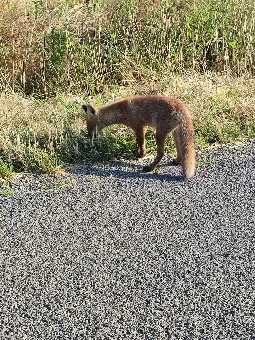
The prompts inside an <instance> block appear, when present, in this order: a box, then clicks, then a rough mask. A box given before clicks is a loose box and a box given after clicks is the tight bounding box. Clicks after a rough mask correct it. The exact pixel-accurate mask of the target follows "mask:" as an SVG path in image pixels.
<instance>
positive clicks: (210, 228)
mask: <svg viewBox="0 0 255 340" xmlns="http://www.w3.org/2000/svg"><path fill="white" fill-rule="evenodd" d="M200 158H201V159H202V160H203V163H202V165H200V166H199V167H198V171H197V175H196V177H195V178H194V179H192V180H191V181H189V182H186V183H185V182H182V181H181V180H180V175H181V168H180V167H179V166H177V167H173V166H171V165H170V162H169V159H170V156H169V157H165V158H164V161H163V162H162V164H161V166H160V168H159V170H158V171H157V172H156V173H152V174H143V173H142V172H141V169H142V163H141V162H140V163H138V162H137V163H135V162H134V163H132V162H131V163H128V162H127V163H125V162H115V163H112V164H109V165H105V166H103V165H101V166H100V165H98V166H90V167H89V166H79V167H75V168H73V169H72V170H70V171H69V172H68V173H67V174H66V176H55V177H49V176H36V175H29V174H26V175H24V176H23V177H22V178H21V180H20V181H19V182H17V183H12V187H11V189H12V190H13V195H12V196H9V197H5V196H4V195H3V194H2V195H1V196H0V225H1V228H0V339H4V340H5V339H15V340H16V339H19V340H23V339H33V340H34V339H47V340H51V339H68V340H71V339H153V340H154V339H255V331H254V329H255V325H254V226H255V142H254V141H253V142H252V141H251V142H250V143H249V144H248V145H246V146H238V147H237V146H226V147H223V148H216V149H212V150H210V151H208V152H207V153H204V154H200ZM205 160H207V162H205ZM144 163H145V161H143V164H144Z"/></svg>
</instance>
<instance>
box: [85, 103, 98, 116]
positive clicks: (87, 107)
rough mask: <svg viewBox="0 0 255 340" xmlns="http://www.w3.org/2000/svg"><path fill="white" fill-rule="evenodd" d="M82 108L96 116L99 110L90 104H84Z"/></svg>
mask: <svg viewBox="0 0 255 340" xmlns="http://www.w3.org/2000/svg"><path fill="white" fill-rule="evenodd" d="M82 108H83V110H84V111H85V112H86V113H87V114H88V115H91V116H96V115H97V112H96V110H95V109H94V107H92V106H90V105H82Z"/></svg>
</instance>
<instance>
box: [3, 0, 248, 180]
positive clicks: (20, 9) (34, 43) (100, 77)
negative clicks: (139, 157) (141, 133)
mask: <svg viewBox="0 0 255 340" xmlns="http://www.w3.org/2000/svg"><path fill="white" fill-rule="evenodd" d="M1 6H2V7H1V8H2V11H1V12H0V56H1V58H0V157H1V159H2V161H1V162H0V177H4V176H7V175H8V174H10V173H11V172H12V169H14V170H15V171H22V170H29V171H38V172H52V171H54V169H56V168H57V167H58V166H60V165H61V164H62V163H65V162H72V163H74V162H80V161H84V160H86V161H88V162H89V161H90V162H91V161H99V160H100V161H101V160H103V159H112V158H114V157H120V156H125V157H130V156H132V155H134V153H135V147H136V146H135V142H134V138H133V135H132V133H131V132H130V131H129V130H128V129H126V128H123V127H118V128H116V127H112V128H109V129H106V130H105V131H104V133H103V135H102V137H100V138H99V139H98V140H96V141H94V143H93V144H91V142H90V141H88V140H87V136H86V132H85V131H86V130H84V128H85V123H86V122H85V117H84V116H83V115H82V113H81V112H82V111H81V110H80V107H81V104H82V103H83V102H84V101H85V102H89V103H91V104H93V105H95V106H99V105H101V104H104V103H108V102H111V101H112V100H114V99H115V98H120V97H123V96H129V95H134V94H137V93H139V94H140V93H142V94H148V93H159V94H164V95H171V96H175V97H178V98H180V99H182V100H184V101H185V102H186V103H187V104H188V105H189V106H190V108H191V111H192V113H193V116H194V124H195V129H196V132H197V137H196V139H197V145H198V147H202V146H205V145H209V144H211V143H215V142H219V143H223V142H229V141H233V140H236V139H238V138H254V136H255V125H254V112H255V90H254V89H255V82H254V78H253V75H254V71H255V68H254V66H255V61H254V55H255V53H254V52H255V51H254V47H255V39H254V34H255V33H254V32H255V23H254V15H255V9H254V5H253V1H251V0H248V1H244V0H226V1H225V2H224V1H222V0H215V1H210V0H177V1H176V0H175V1H172V0H169V1H167V0H162V1H160V0H155V1H153V2H146V1H138V0H125V1H124V0H123V1H122V0H121V1H117V0H109V1H104V0H91V1H81V0H72V1H71V0H69V1H62V0H47V1H46V0H45V1H31V2H30V1H20V0H12V1H6V0H2V1H1ZM148 137H149V138H148V143H147V147H148V149H149V151H153V152H154V151H155V142H154V139H153V133H152V132H149V136H148ZM166 149H167V150H168V151H170V150H171V151H173V142H172V140H171V138H169V139H168V142H167V145H166Z"/></svg>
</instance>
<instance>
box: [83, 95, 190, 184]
mask: <svg viewBox="0 0 255 340" xmlns="http://www.w3.org/2000/svg"><path fill="white" fill-rule="evenodd" d="M82 108H83V110H84V111H85V113H86V115H87V130H88V137H89V138H91V137H92V136H96V135H98V134H99V133H100V131H102V129H104V128H105V127H107V126H109V125H113V124H124V125H125V126H127V127H129V128H131V129H132V130H133V131H134V133H135V135H136V142H137V147H138V154H137V157H138V158H143V157H144V156H145V155H146V146H145V135H146V132H147V129H148V127H152V128H155V129H156V133H155V135H156V144H157V155H156V157H155V159H154V160H153V162H152V163H151V164H149V165H146V166H144V168H143V172H150V171H153V170H154V169H155V167H156V166H157V165H158V163H159V162H160V161H161V159H162V157H163V155H164V146H165V140H166V137H167V135H168V134H169V133H170V132H171V133H172V135H173V138H174V142H175V145H176V150H177V157H176V158H175V159H173V164H174V165H178V164H181V166H182V171H183V176H184V179H185V180H189V179H190V178H192V177H193V176H194V174H195V171H196V152H195V142H194V135H195V132H194V127H193V122H192V117H191V114H190V112H189V109H188V107H187V106H186V105H185V104H184V103H183V102H182V101H180V100H179V99H176V98H171V97H166V96H160V95H144V96H143V95H138V96H133V97H128V98H124V99H120V100H118V101H115V102H113V103H111V104H109V105H106V106H102V107H99V108H94V107H92V106H90V105H82Z"/></svg>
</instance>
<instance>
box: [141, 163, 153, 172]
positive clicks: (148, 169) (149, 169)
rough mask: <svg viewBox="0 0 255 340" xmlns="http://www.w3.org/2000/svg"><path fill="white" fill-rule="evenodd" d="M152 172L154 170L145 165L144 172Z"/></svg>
mask: <svg viewBox="0 0 255 340" xmlns="http://www.w3.org/2000/svg"><path fill="white" fill-rule="evenodd" d="M150 171H152V169H151V167H150V166H149V165H145V166H144V167H143V172H150Z"/></svg>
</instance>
